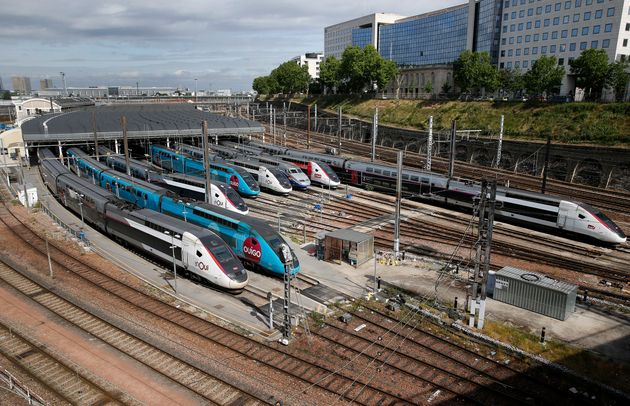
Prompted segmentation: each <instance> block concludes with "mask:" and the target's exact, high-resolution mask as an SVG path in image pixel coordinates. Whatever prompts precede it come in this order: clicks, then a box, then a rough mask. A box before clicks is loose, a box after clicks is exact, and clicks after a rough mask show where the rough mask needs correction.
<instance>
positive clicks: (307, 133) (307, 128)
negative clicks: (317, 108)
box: [306, 104, 311, 149]
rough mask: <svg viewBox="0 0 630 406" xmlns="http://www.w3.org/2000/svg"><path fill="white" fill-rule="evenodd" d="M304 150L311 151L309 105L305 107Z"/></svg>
mask: <svg viewBox="0 0 630 406" xmlns="http://www.w3.org/2000/svg"><path fill="white" fill-rule="evenodd" d="M306 149H311V105H310V104H309V105H308V106H306Z"/></svg>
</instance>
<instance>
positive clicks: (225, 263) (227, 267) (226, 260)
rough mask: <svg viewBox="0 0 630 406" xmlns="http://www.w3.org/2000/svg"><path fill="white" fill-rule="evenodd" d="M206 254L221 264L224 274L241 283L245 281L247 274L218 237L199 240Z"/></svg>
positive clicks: (206, 237) (234, 255) (232, 252)
mask: <svg viewBox="0 0 630 406" xmlns="http://www.w3.org/2000/svg"><path fill="white" fill-rule="evenodd" d="M199 241H201V243H202V244H203V245H204V247H206V249H207V250H208V252H210V253H212V255H214V258H215V259H216V260H217V262H219V264H221V268H223V271H224V272H225V274H226V275H227V276H228V277H229V278H231V279H234V280H236V281H239V282H243V281H245V280H246V279H247V272H246V271H245V268H243V264H241V261H240V260H239V259H238V258H237V256H236V254H234V251H232V250H231V249H230V247H228V246H227V245H225V244H224V243H223V242H222V241H221V240H219V239H218V237H211V236H205V237H201V238H200V239H199Z"/></svg>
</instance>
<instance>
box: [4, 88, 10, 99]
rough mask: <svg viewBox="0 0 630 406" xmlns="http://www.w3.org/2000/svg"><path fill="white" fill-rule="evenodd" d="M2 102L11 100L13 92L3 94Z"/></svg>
mask: <svg viewBox="0 0 630 406" xmlns="http://www.w3.org/2000/svg"><path fill="white" fill-rule="evenodd" d="M2 100H11V92H9V91H8V90H5V91H4V92H2Z"/></svg>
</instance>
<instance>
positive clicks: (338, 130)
mask: <svg viewBox="0 0 630 406" xmlns="http://www.w3.org/2000/svg"><path fill="white" fill-rule="evenodd" d="M337 155H341V106H339V121H338V122H337Z"/></svg>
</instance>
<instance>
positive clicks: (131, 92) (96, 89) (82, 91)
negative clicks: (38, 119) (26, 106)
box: [38, 86, 177, 99]
mask: <svg viewBox="0 0 630 406" xmlns="http://www.w3.org/2000/svg"><path fill="white" fill-rule="evenodd" d="M67 91H68V95H70V96H74V97H90V98H93V99H98V98H107V97H135V96H156V95H157V94H158V93H159V94H160V95H162V96H164V95H166V96H172V95H173V94H174V93H175V92H176V91H177V88H174V87H136V86H89V87H68V88H67ZM38 94H39V96H41V97H62V96H64V90H63V89H59V88H49V89H45V90H40V91H39V92H38Z"/></svg>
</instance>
